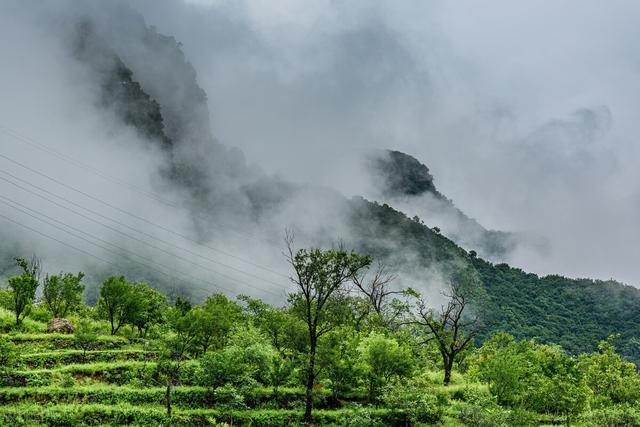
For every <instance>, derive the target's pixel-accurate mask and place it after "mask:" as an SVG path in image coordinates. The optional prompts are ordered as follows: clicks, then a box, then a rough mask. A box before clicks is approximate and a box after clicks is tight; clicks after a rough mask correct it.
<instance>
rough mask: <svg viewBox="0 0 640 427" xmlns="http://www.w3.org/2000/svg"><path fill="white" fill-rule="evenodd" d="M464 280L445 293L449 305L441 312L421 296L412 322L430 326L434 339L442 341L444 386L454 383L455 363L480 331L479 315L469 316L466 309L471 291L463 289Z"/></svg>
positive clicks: (452, 285)
mask: <svg viewBox="0 0 640 427" xmlns="http://www.w3.org/2000/svg"><path fill="white" fill-rule="evenodd" d="M464 284H467V283H464V282H456V281H454V282H453V283H452V284H451V290H450V292H449V293H444V295H445V296H446V297H447V298H448V301H447V305H446V306H442V308H441V310H440V312H435V311H434V310H433V309H429V308H427V306H426V304H425V302H424V300H423V299H418V318H417V320H415V321H413V322H411V323H414V324H417V325H419V326H422V327H426V328H427V330H428V332H430V334H431V337H430V339H434V340H435V341H436V343H437V344H438V350H439V352H440V355H441V357H442V365H443V368H444V381H443V383H444V385H445V386H446V385H449V383H450V382H451V371H452V370H453V364H454V363H455V362H459V361H461V360H462V358H463V357H464V351H465V350H466V349H467V347H468V346H469V344H470V343H471V342H472V340H473V337H474V336H475V335H476V333H477V331H476V330H475V329H474V327H475V326H476V324H477V320H478V319H477V318H468V317H466V313H465V309H466V308H467V306H468V305H469V297H468V296H467V292H470V290H469V289H463V285H464Z"/></svg>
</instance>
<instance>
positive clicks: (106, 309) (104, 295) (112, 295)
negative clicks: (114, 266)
mask: <svg viewBox="0 0 640 427" xmlns="http://www.w3.org/2000/svg"><path fill="white" fill-rule="evenodd" d="M97 307H98V312H99V313H100V314H101V315H102V316H104V317H105V318H106V319H107V320H108V321H109V323H110V325H111V335H115V334H117V333H118V331H119V330H120V328H121V327H122V326H123V325H125V324H126V323H127V322H130V321H131V320H132V319H134V318H135V315H136V314H137V313H138V312H139V310H140V308H141V307H142V301H141V300H140V299H139V298H138V295H137V293H136V292H135V288H134V286H133V285H132V284H131V283H129V282H128V281H127V280H126V279H125V278H124V276H119V277H116V276H112V277H109V278H108V279H107V280H105V281H104V283H103V284H102V287H101V288H100V297H99V298H98V304H97Z"/></svg>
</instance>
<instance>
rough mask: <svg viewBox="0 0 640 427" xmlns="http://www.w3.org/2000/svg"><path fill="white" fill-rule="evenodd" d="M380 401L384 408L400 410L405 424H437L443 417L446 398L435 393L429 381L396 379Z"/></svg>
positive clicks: (419, 378)
mask: <svg viewBox="0 0 640 427" xmlns="http://www.w3.org/2000/svg"><path fill="white" fill-rule="evenodd" d="M382 401H383V402H384V404H385V406H387V407H390V408H395V409H397V410H401V411H402V413H403V415H404V418H405V422H406V423H409V424H411V425H415V424H417V423H425V424H438V423H439V422H440V421H442V419H443V416H444V406H445V405H446V404H447V398H446V396H445V395H443V394H441V393H437V392H436V391H435V389H434V388H433V386H432V385H431V384H430V382H429V380H428V379H427V378H425V377H422V376H416V377H413V378H411V379H409V380H407V381H403V380H400V379H396V380H394V381H392V382H391V383H390V384H388V385H387V386H386V387H385V388H384V391H383V394H382Z"/></svg>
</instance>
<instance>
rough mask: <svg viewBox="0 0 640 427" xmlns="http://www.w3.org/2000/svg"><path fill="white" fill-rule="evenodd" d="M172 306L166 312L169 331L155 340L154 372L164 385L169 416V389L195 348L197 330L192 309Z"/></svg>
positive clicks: (170, 406)
mask: <svg viewBox="0 0 640 427" xmlns="http://www.w3.org/2000/svg"><path fill="white" fill-rule="evenodd" d="M183 308H184V307H178V308H174V309H172V310H170V311H168V313H167V320H168V325H169V328H170V330H169V332H168V333H167V334H164V335H162V336H161V338H160V339H159V340H158V341H157V345H158V363H157V365H156V369H155V374H156V375H157V376H158V377H159V378H160V379H161V380H162V381H163V383H164V385H165V407H166V409H167V416H169V417H170V416H171V411H172V403H171V391H172V389H173V386H174V385H176V384H177V383H178V381H179V378H180V372H181V370H182V367H183V366H184V363H185V362H186V361H187V360H188V358H189V356H190V355H192V354H193V352H194V349H195V348H196V345H195V342H196V340H197V330H196V328H194V327H193V326H192V325H193V323H194V320H195V318H196V314H195V313H194V310H193V309H190V310H188V311H186V312H185V311H183Z"/></svg>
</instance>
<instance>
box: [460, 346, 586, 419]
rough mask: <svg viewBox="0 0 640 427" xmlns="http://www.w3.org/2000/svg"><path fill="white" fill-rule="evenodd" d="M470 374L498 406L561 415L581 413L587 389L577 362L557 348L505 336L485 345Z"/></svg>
mask: <svg viewBox="0 0 640 427" xmlns="http://www.w3.org/2000/svg"><path fill="white" fill-rule="evenodd" d="M470 370H471V371H472V372H473V373H474V374H475V375H476V376H477V377H478V378H479V379H481V380H483V381H486V382H488V383H489V388H490V390H491V392H492V393H494V394H495V395H496V397H497V399H498V402H499V403H500V404H504V405H508V406H511V407H520V408H524V409H529V410H533V411H537V412H544V413H553V414H558V415H563V416H565V417H566V418H567V419H570V418H573V417H575V416H576V415H578V414H579V413H581V412H582V411H583V410H584V409H585V408H586V407H587V404H588V401H589V398H590V396H591V393H592V391H591V389H590V388H589V387H588V385H587V384H588V381H587V378H586V376H585V373H584V372H583V370H581V369H580V365H579V364H578V361H577V360H576V359H575V358H573V357H571V356H569V355H567V354H566V353H564V352H563V351H562V350H561V349H560V348H559V347H556V346H548V345H544V344H537V343H535V342H534V341H521V342H516V341H515V340H514V339H513V337H511V336H509V335H507V334H498V335H496V336H494V337H493V338H492V339H490V340H489V341H487V342H486V343H485V344H484V346H483V347H482V348H481V349H480V350H479V351H478V352H477V354H476V355H474V357H473V362H472V367H471V368H470Z"/></svg>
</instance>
